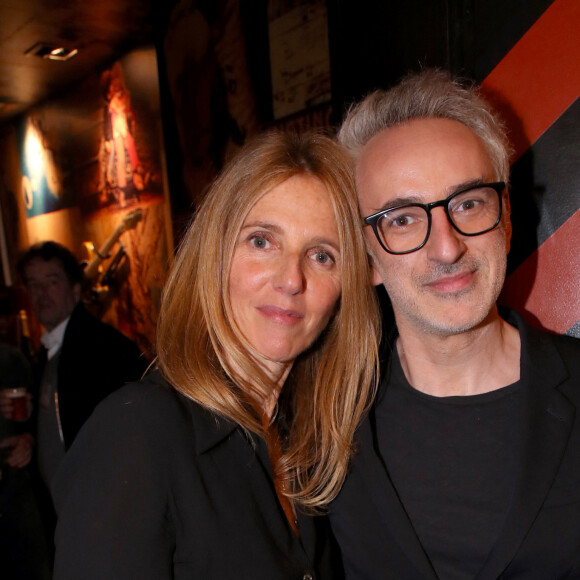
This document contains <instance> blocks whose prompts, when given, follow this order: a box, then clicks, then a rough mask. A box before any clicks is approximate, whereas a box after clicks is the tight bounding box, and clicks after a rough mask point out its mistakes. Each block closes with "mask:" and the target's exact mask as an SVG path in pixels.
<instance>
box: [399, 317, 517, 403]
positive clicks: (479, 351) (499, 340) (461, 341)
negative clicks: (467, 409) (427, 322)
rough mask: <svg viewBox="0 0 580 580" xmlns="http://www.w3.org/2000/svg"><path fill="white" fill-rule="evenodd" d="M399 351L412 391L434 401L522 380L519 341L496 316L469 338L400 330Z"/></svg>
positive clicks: (479, 391)
mask: <svg viewBox="0 0 580 580" xmlns="http://www.w3.org/2000/svg"><path fill="white" fill-rule="evenodd" d="M397 351H398V354H399V358H400V360H401V366H402V367H403V371H404V372H405V376H406V377H407V380H408V381H409V383H410V384H411V385H412V386H413V388H415V389H417V390H418V391H421V392H423V393H427V394H429V395H433V396H436V397H448V396H454V395H455V396H465V395H477V394H481V393H487V392H490V391H495V390H497V389H500V388H502V387H505V386H507V385H510V384H512V383H514V382H516V381H518V380H519V378H520V337H519V333H518V331H517V329H516V328H514V327H513V326H511V325H510V324H508V323H507V322H505V321H504V320H503V319H502V318H501V317H500V316H499V314H498V313H497V311H494V312H492V313H490V316H489V317H488V319H486V320H485V321H484V322H483V323H482V324H480V325H479V326H477V327H476V328H473V329H471V330H469V331H467V332H463V333H460V334H455V335H448V336H442V335H438V334H429V333H426V332H424V331H421V330H418V329H415V328H413V327H407V326H404V325H403V326H402V327H399V338H398V340H397Z"/></svg>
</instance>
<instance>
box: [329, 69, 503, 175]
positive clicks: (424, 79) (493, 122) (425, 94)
mask: <svg viewBox="0 0 580 580" xmlns="http://www.w3.org/2000/svg"><path fill="white" fill-rule="evenodd" d="M414 119H450V120H452V121H458V122H459V123H463V124H464V125H465V126H466V127H468V128H469V129H471V130H472V131H473V132H474V133H475V134H476V135H477V136H478V137H479V138H480V139H481V140H482V142H483V144H484V146H485V148H486V150H487V152H488V154H489V157H490V160H491V162H492V164H493V167H494V170H495V173H496V176H495V179H498V180H501V181H505V183H508V181H509V161H510V155H511V153H512V148H511V146H510V144H509V141H508V138H507V135H506V129H505V125H504V123H503V122H502V121H501V119H500V118H499V116H498V115H497V113H496V112H495V111H494V110H493V109H492V107H491V105H490V104H489V103H488V102H487V101H486V100H485V99H484V98H483V97H482V95H481V94H480V92H479V90H478V88H477V87H476V86H475V85H474V84H473V83H467V82H465V81H462V80H460V79H454V78H452V77H451V76H450V75H449V74H448V73H446V72H444V71H441V70H438V69H425V70H423V71H421V72H419V73H410V74H408V75H407V76H405V77H404V78H403V79H402V80H401V82H400V83H399V84H397V85H396V86H394V87H393V88H391V89H389V90H387V91H384V90H377V91H374V92H373V93H371V94H369V95H368V96H367V97H365V98H364V99H363V100H362V101H361V102H360V103H358V104H356V105H353V106H351V107H350V109H349V111H348V113H347V115H346V118H345V120H344V122H343V124H342V126H341V128H340V131H339V132H338V140H339V141H340V142H341V143H342V144H343V145H344V146H345V147H346V148H347V149H348V151H349V152H350V154H351V156H352V157H353V159H354V160H355V161H357V159H358V156H359V155H360V152H361V149H362V148H363V147H364V146H365V145H366V144H367V143H368V142H369V141H370V139H371V138H372V137H374V136H375V135H376V134H377V133H380V132H381V131H383V130H384V129H388V128H389V127H393V126H396V125H400V124H402V123H406V122H408V121H412V120H414Z"/></svg>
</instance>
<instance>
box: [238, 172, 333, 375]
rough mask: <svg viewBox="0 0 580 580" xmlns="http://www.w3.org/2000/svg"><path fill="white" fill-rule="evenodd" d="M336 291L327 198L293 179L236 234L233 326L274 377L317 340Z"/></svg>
mask: <svg viewBox="0 0 580 580" xmlns="http://www.w3.org/2000/svg"><path fill="white" fill-rule="evenodd" d="M340 291H341V256H340V245H339V237H338V228H337V224H336V219H335V216H334V211H333V208H332V204H331V200H330V196H329V194H328V193H327V191H326V188H325V186H324V185H323V184H322V182H320V181H319V180H318V179H316V178H314V177H310V176H305V175H296V176H294V177H291V178H290V179H288V180H286V181H285V182H283V183H281V184H280V185H278V186H277V187H275V188H274V189H272V190H271V191H269V192H268V193H267V194H266V195H264V196H263V197H262V198H261V199H260V200H259V201H258V202H257V203H256V205H254V207H253V208H252V209H251V210H250V213H249V214H248V216H247V218H246V220H245V222H244V224H243V226H242V229H241V231H240V233H239V236H238V239H237V242H236V248H235V251H234V255H233V259H232V266H231V270H230V279H229V297H230V302H231V307H232V311H233V316H234V320H235V321H236V323H237V325H238V327H239V329H240V330H241V332H242V333H243V335H244V337H245V338H246V339H247V340H248V341H249V343H250V344H251V345H252V346H253V348H254V349H255V350H256V351H257V353H258V354H259V355H261V356H262V358H263V360H264V362H265V363H266V365H267V366H268V368H270V369H271V370H272V371H273V372H274V373H276V372H277V371H278V370H279V369H280V367H285V366H287V363H289V362H292V361H293V360H294V359H295V358H296V356H297V355H298V354H300V353H301V352H302V351H304V350H305V349H307V348H308V347H309V346H310V345H311V344H312V343H313V342H314V340H315V339H316V337H317V336H318V335H319V334H320V333H321V332H322V330H323V329H324V328H325V326H326V325H327V323H328V321H329V319H330V317H331V316H332V314H333V313H334V311H335V307H336V304H337V301H338V298H339V296H340ZM281 363H283V364H281Z"/></svg>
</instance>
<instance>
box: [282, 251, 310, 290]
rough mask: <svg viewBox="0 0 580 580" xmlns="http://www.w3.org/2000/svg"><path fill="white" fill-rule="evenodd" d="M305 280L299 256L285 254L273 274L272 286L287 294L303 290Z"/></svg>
mask: <svg viewBox="0 0 580 580" xmlns="http://www.w3.org/2000/svg"><path fill="white" fill-rule="evenodd" d="M305 285H306V280H305V277H304V271H303V267H302V261H301V259H300V257H299V256H287V257H285V258H283V259H282V260H281V261H280V264H279V266H278V268H277V270H276V273H275V275H274V286H275V287H276V289H277V290H280V291H282V292H286V293H288V294H299V293H300V292H302V291H303V290H304V287H305Z"/></svg>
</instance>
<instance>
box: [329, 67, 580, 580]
mask: <svg viewBox="0 0 580 580" xmlns="http://www.w3.org/2000/svg"><path fill="white" fill-rule="evenodd" d="M339 139H340V141H341V142H342V143H343V144H344V145H345V146H346V147H347V148H348V149H349V150H350V152H351V153H352V156H353V159H354V161H355V169H356V179H357V186H358V190H359V197H360V207H361V211H362V214H363V215H364V216H365V217H366V220H365V221H366V224H367V227H366V228H365V234H366V236H367V240H368V249H369V253H370V255H371V258H372V265H373V279H374V282H375V284H383V285H384V287H385V289H386V290H387V293H388V295H389V297H390V300H391V303H392V307H393V312H394V317H395V322H396V331H395V332H394V335H393V336H392V337H391V339H390V340H388V341H387V344H386V347H387V349H386V354H387V358H388V359H389V360H387V361H385V365H384V368H383V370H382V373H383V375H382V377H381V384H380V387H379V392H378V394H377V398H376V401H375V403H374V405H373V407H372V409H371V411H370V413H369V416H368V418H367V419H366V420H365V421H364V422H363V424H362V425H361V427H360V429H359V432H358V440H357V442H356V448H357V451H358V453H357V455H356V456H355V458H354V461H353V465H352V470H351V473H350V474H349V476H348V477H347V480H346V482H345V485H344V487H343V489H342V491H341V493H340V495H339V496H338V498H337V500H336V501H335V502H334V504H333V505H332V506H331V521H332V525H333V529H334V531H335V534H336V537H337V540H338V542H339V544H340V547H341V550H342V554H343V560H344V564H345V568H346V574H347V578H363V579H366V578H396V579H402V580H419V579H431V580H435V579H437V578H439V579H442V580H449V579H468V578H469V579H474V578H476V579H477V580H492V579H496V578H502V579H511V578H514V579H515V578H518V579H520V578H521V579H523V578H525V579H526V580H534V579H537V580H547V579H548V578H580V414H576V416H575V410H576V407H577V406H579V405H580V348H579V345H578V342H577V341H575V340H574V339H571V338H569V337H556V336H551V335H548V334H546V333H543V332H540V331H538V330H535V329H532V328H530V327H529V326H528V325H526V324H525V323H524V321H523V320H522V318H521V317H519V316H517V315H516V314H515V313H509V314H508V316H509V318H508V319H507V320H506V319H504V318H502V317H501V316H500V314H499V312H498V308H497V306H496V300H497V298H498V295H499V293H500V290H501V288H502V285H503V282H504V277H505V269H506V256H507V253H508V250H509V244H510V235H511V225H510V216H509V213H510V208H509V199H508V193H507V183H508V176H509V147H508V143H507V139H506V136H505V132H504V129H503V127H502V125H501V123H500V122H499V121H498V119H497V117H496V116H495V114H494V113H493V111H492V110H491V109H490V107H489V106H488V105H487V104H486V103H485V101H484V100H483V99H482V98H481V97H480V96H479V95H478V93H477V91H476V90H475V89H473V88H466V87H463V86H462V85H460V84H459V83H458V82H455V81H453V80H451V79H450V78H449V77H448V76H447V75H446V74H444V73H442V72H439V71H432V70H431V71H430V70H427V71H423V72H422V73H419V74H416V75H411V76H408V77H407V78H405V79H404V80H403V81H402V82H401V83H400V84H399V85H398V86H396V87H395V88H393V89H391V90H390V91H387V92H384V91H379V92H376V93H374V94H372V95H370V96H369V97H367V98H366V99H365V100H363V101H362V102H361V103H360V104H359V105H358V106H356V107H355V108H354V109H352V110H351V111H350V112H349V114H348V116H347V118H346V120H345V122H344V124H343V126H342V128H341V130H340V133H339ZM554 298H555V299H557V297H554Z"/></svg>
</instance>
